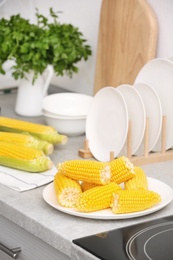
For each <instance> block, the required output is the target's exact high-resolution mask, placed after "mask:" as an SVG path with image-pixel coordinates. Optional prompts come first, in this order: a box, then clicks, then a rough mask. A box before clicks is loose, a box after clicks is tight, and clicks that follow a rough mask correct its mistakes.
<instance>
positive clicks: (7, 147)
mask: <svg viewBox="0 0 173 260" xmlns="http://www.w3.org/2000/svg"><path fill="white" fill-rule="evenodd" d="M0 165H3V166H7V167H10V168H16V169H19V170H24V171H28V172H43V171H46V170H49V169H51V168H52V166H53V164H52V162H51V160H50V159H48V158H47V157H46V156H45V154H44V152H43V151H42V150H38V149H35V148H31V147H26V146H23V145H16V144H12V143H7V142H0Z"/></svg>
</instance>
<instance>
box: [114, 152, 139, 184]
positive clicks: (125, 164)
mask: <svg viewBox="0 0 173 260" xmlns="http://www.w3.org/2000/svg"><path fill="white" fill-rule="evenodd" d="M110 167H111V174H112V177H111V181H113V182H115V183H117V184H120V183H123V182H125V181H127V180H129V179H131V178H133V177H134V176H135V170H134V165H133V164H132V163H131V162H130V160H129V159H128V158H127V157H125V156H121V157H119V158H116V159H114V160H113V161H111V162H110Z"/></svg>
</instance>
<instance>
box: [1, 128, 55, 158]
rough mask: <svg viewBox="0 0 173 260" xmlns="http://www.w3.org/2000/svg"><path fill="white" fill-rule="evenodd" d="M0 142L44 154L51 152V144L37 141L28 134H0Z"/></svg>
mask: <svg viewBox="0 0 173 260" xmlns="http://www.w3.org/2000/svg"><path fill="white" fill-rule="evenodd" d="M0 141H3V142H8V143H16V144H21V145H25V146H28V147H33V148H36V149H40V150H43V151H44V153H45V154H51V153H52V152H53V149H54V147H53V144H50V143H48V142H46V141H42V140H39V139H37V138H35V137H34V136H32V135H30V134H19V133H10V132H0Z"/></svg>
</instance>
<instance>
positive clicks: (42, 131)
mask: <svg viewBox="0 0 173 260" xmlns="http://www.w3.org/2000/svg"><path fill="white" fill-rule="evenodd" d="M0 131H5V132H15V133H22V132H27V133H30V134H32V135H33V136H36V137H37V138H39V139H41V140H44V141H47V142H49V143H52V144H57V143H61V144H65V143H66V142H67V136H65V135H61V134H59V133H58V132H57V131H56V129H55V128H53V127H51V126H46V125H42V124H36V123H31V122H27V121H23V120H18V119H14V118H8V117H2V116H0Z"/></svg>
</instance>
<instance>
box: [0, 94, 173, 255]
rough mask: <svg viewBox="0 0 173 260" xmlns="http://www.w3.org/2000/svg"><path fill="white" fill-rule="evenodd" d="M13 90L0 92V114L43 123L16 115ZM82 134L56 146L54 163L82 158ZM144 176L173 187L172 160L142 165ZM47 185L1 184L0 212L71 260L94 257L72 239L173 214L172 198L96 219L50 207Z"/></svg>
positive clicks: (41, 120)
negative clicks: (151, 207)
mask: <svg viewBox="0 0 173 260" xmlns="http://www.w3.org/2000/svg"><path fill="white" fill-rule="evenodd" d="M15 98H16V94H15V93H10V94H5V95H0V106H1V115H2V116H8V117H15V118H19V119H24V120H27V121H33V122H37V123H44V119H43V118H42V117H35V118H30V117H19V116H18V115H16V114H15V112H14V106H15ZM84 139H85V136H84V135H83V136H79V137H71V138H69V141H68V143H67V144H66V145H64V146H61V145H59V146H57V147H56V148H55V151H54V153H53V155H51V159H52V161H53V162H54V164H55V165H57V164H58V163H59V162H62V161H64V160H69V159H81V158H80V157H79V156H78V150H79V149H80V148H83V143H84ZM142 168H143V169H144V170H145V172H146V175H147V176H149V177H152V178H156V179H158V180H161V181H163V182H165V183H166V184H168V185H169V186H171V187H172V188H173V160H172V161H167V162H159V163H155V164H148V165H145V166H142ZM45 187H46V186H43V187H40V188H36V189H33V190H30V191H26V192H21V193H20V192H17V191H15V190H12V189H10V188H8V187H6V186H4V185H0V214H2V215H3V216H5V217H6V218H8V219H9V220H11V221H12V222H14V223H16V224H17V225H19V226H21V227H22V228H24V229H25V230H27V231H29V232H30V233H31V234H33V235H35V236H36V237H38V238H40V239H42V240H43V241H45V242H47V243H48V244H49V245H51V246H52V247H54V248H56V249H57V250H59V251H61V252H63V253H64V254H66V255H67V256H69V258H71V259H73V260H77V259H78V260H79V259H83V260H90V259H91V260H92V259H93V260H94V259H97V258H96V257H94V256H92V255H91V254H89V253H87V252H85V251H84V250H82V249H80V248H79V247H78V246H76V245H74V244H73V243H72V240H73V239H76V238H80V237H83V236H88V235H92V234H96V233H100V232H104V231H108V230H112V229H115V228H119V227H123V226H126V225H131V224H135V223H141V222H144V221H148V220H153V219H155V218H159V217H163V216H168V215H171V214H173V201H172V202H171V203H170V204H169V205H167V206H166V207H165V208H163V209H161V210H159V211H158V212H156V213H152V214H149V215H147V216H142V217H138V218H133V219H124V220H97V219H88V218H80V217H77V216H72V215H68V214H65V213H62V212H60V211H58V210H56V209H54V208H52V207H51V206H49V205H48V204H47V203H46V202H45V201H44V200H43V197H42V193H43V190H44V188H45Z"/></svg>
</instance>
